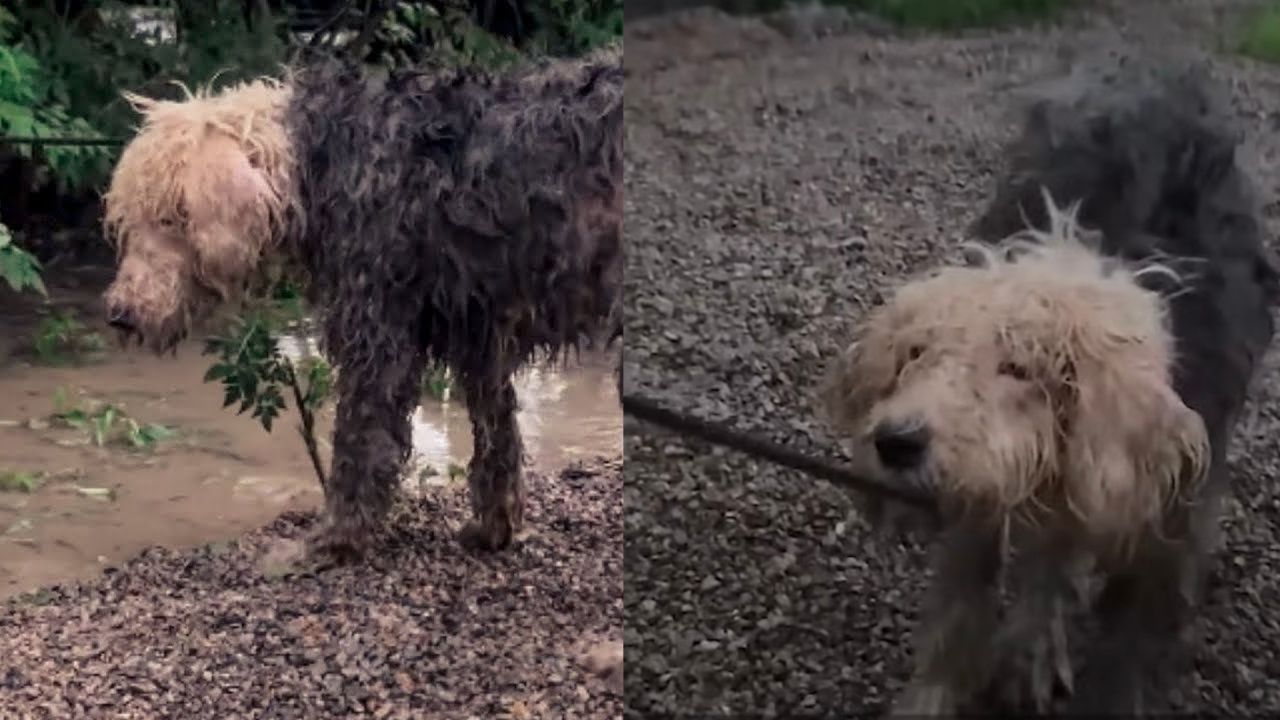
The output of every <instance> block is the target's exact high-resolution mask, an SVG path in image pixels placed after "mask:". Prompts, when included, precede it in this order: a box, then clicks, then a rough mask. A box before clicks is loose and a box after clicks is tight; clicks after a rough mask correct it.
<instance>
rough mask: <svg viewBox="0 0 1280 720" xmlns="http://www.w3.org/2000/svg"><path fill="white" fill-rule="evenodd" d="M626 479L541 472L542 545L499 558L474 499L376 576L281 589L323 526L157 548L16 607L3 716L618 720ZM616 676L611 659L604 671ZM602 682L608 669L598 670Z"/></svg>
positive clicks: (405, 545)
mask: <svg viewBox="0 0 1280 720" xmlns="http://www.w3.org/2000/svg"><path fill="white" fill-rule="evenodd" d="M620 465H621V461H620V459H614V460H599V461H594V462H591V463H586V464H580V465H577V466H574V467H570V468H568V469H566V470H565V471H563V472H560V473H557V474H555V475H548V474H543V473H538V472H531V473H529V474H528V485H529V511H528V518H529V521H530V523H531V528H532V530H533V533H532V534H531V536H530V537H529V538H528V539H527V540H525V541H524V543H523V544H521V545H520V546H518V547H517V548H515V549H513V550H511V551H509V552H506V553H502V554H497V555H471V554H467V553H464V552H463V551H462V550H461V549H460V548H459V547H458V545H457V543H456V542H454V540H453V538H452V536H451V532H452V528H456V527H457V526H458V525H460V524H461V522H462V521H463V519H464V517H466V515H467V501H466V497H465V494H464V492H463V489H462V488H461V487H450V488H432V489H430V490H428V491H426V492H425V493H424V494H423V495H422V496H421V497H420V498H417V499H414V500H412V501H405V502H403V503H401V505H400V506H399V507H398V509H397V510H396V513H395V516H394V517H393V519H392V522H391V527H392V530H391V537H390V540H389V543H388V545H387V547H386V548H384V549H383V550H382V552H381V553H380V554H379V555H378V556H377V557H375V558H373V559H372V560H371V561H369V562H368V563H366V564H362V565H357V566H354V567H347V568H341V569H335V570H329V571H326V572H324V573H321V574H319V575H315V576H302V577H300V576H284V577H276V576H275V575H274V570H275V569H274V567H273V565H272V563H271V561H270V558H271V556H272V554H273V553H276V552H278V551H279V550H280V549H281V548H282V547H283V546H287V545H288V544H290V543H292V542H296V541H297V540H298V539H299V538H300V537H302V536H303V535H304V534H305V532H306V531H307V529H308V528H309V527H311V526H312V524H313V523H314V522H315V520H316V518H315V515H314V514H312V513H297V512H294V513H287V514H285V515H284V516H282V517H280V518H279V519H278V520H276V521H275V522H273V523H271V524H270V525H268V526H266V527H265V528H262V529H260V530H258V531H255V532H252V533H249V534H247V535H245V536H243V537H241V538H238V539H236V540H234V541H232V542H230V543H222V544H217V545H213V546H204V547H201V548H198V549H195V550H191V551H186V552H176V551H171V550H163V549H158V548H157V549H149V550H147V551H145V552H144V553H142V554H141V555H139V556H137V557H135V558H133V559H131V560H130V561H128V562H126V563H124V564H122V565H120V566H119V567H114V568H111V569H109V570H108V571H107V572H106V574H105V576H104V577H103V578H102V579H101V580H99V581H96V582H92V583H68V584H63V585H59V586H54V587H50V588H45V589H43V590H41V591H39V592H38V593H36V594H33V595H28V596H24V597H21V598H17V599H12V600H10V601H8V602H7V604H4V605H0V708H3V709H4V710H3V715H4V716H5V717H42V718H76V719H77V720H78V719H80V718H85V719H89V718H108V717H110V718H124V717H133V718H157V717H172V718H180V717H181V718H186V717H190V718H197V717H200V718H204V717H208V718H214V717H227V718H230V717H235V718H313V717H376V718H421V717H440V718H512V719H513V720H514V719H525V718H609V717H620V716H621V714H622V697H621V688H620V683H619V678H618V677H616V676H615V677H610V676H606V675H603V674H597V673H595V672H593V666H592V665H591V663H590V662H589V661H584V660H583V659H582V655H583V654H584V653H586V652H589V651H591V650H592V649H593V648H594V649H595V650H596V651H597V654H598V651H599V649H600V647H599V645H600V643H601V642H605V641H609V640H613V641H617V640H620V639H621V627H622V610H623V608H622V518H621V515H622V477H621V468H620ZM597 661H598V658H597ZM594 667H595V668H597V669H598V668H599V666H598V665H596V666H594Z"/></svg>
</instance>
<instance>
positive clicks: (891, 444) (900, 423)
mask: <svg viewBox="0 0 1280 720" xmlns="http://www.w3.org/2000/svg"><path fill="white" fill-rule="evenodd" d="M930 438H931V433H930V432H929V428H928V426H927V425H925V423H924V421H922V420H918V419H914V418H913V419H909V420H884V421H881V422H880V423H879V424H878V425H876V427H875V430H874V431H873V432H872V440H873V441H874V443H875V447H876V455H877V456H879V458H880V462H881V463H883V464H884V466H885V467H887V468H889V469H891V470H915V469H916V468H919V467H920V466H921V465H923V464H924V461H925V457H926V456H927V455H928V454H929V440H930Z"/></svg>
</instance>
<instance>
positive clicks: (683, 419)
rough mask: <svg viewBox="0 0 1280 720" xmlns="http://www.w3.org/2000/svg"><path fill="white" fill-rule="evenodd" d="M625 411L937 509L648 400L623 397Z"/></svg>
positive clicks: (904, 491)
mask: <svg viewBox="0 0 1280 720" xmlns="http://www.w3.org/2000/svg"><path fill="white" fill-rule="evenodd" d="M622 411H623V412H625V413H626V414H628V415H631V416H633V417H636V418H639V419H640V420H644V421H645V422H650V423H653V424H654V425H659V426H662V427H665V428H667V429H668V430H675V431H677V432H683V433H688V434H689V435H692V436H694V437H696V438H699V439H701V440H704V441H706V442H709V443H713V444H716V445H722V446H725V447H728V448H732V449H734V450H737V451H739V452H743V453H746V454H748V455H756V456H758V457H762V458H764V459H766V460H768V461H770V462H773V463H776V464H778V465H782V466H783V467H788V468H791V469H793V470H799V471H800V472H803V473H808V474H809V475H812V476H814V477H818V478H822V479H823V480H827V481H829V482H832V483H835V484H836V485H840V486H843V487H846V488H849V489H851V490H857V491H858V492H867V493H875V494H877V495H885V496H887V497H891V498H893V499H895V500H898V501H900V502H904V503H907V504H908V505H914V506H916V507H920V508H925V509H932V508H935V507H936V506H937V502H936V500H935V499H934V498H933V497H931V496H929V495H927V494H925V493H923V492H920V491H918V490H916V489H914V488H904V487H896V486H893V485H888V484H885V483H882V482H879V481H876V480H872V479H871V478H867V477H863V476H861V475H858V474H856V473H854V472H853V471H852V470H850V469H848V468H846V467H841V466H840V465H836V464H834V463H830V462H827V461H825V460H820V459H818V458H814V457H810V456H808V455H804V454H802V453H799V452H797V451H795V450H792V449H791V448H788V447H786V446H783V445H779V444H777V443H774V442H770V441H768V440H764V439H761V438H754V437H749V436H746V435H744V434H742V433H740V432H738V431H736V430H733V429H731V428H728V427H725V426H723V425H718V424H714V423H710V422H707V421H706V420H699V419H697V418H693V417H689V416H686V415H682V414H680V413H676V412H673V411H671V410H667V409H666V408H663V407H661V406H659V405H658V404H657V403H656V402H654V401H653V400H650V399H648V398H644V397H639V396H636V395H623V396H622Z"/></svg>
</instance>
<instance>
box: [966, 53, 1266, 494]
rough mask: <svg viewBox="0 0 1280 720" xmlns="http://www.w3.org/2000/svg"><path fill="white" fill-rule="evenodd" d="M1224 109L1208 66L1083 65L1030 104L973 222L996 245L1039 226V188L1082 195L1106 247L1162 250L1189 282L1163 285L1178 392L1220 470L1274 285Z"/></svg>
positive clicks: (1071, 197) (1135, 254) (1087, 218)
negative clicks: (1172, 288) (992, 191)
mask: <svg viewBox="0 0 1280 720" xmlns="http://www.w3.org/2000/svg"><path fill="white" fill-rule="evenodd" d="M1225 108H1226V103H1225V101H1224V100H1223V98H1222V97H1221V96H1220V94H1219V88H1218V87H1216V86H1215V85H1214V84H1213V82H1212V81H1211V78H1210V76H1209V74H1208V72H1207V71H1205V70H1204V68H1203V67H1202V66H1197V65H1195V64H1193V63H1191V62H1188V61H1184V60H1178V61H1172V62H1167V63H1155V62H1149V61H1148V62H1143V61H1140V60H1137V59H1133V58H1128V59H1117V58H1114V57H1111V58H1108V59H1107V60H1105V61H1100V62H1098V61H1095V62H1094V63H1093V64H1091V65H1087V66H1078V67H1077V68H1075V70H1074V71H1073V72H1072V73H1071V74H1070V75H1069V76H1067V77H1065V78H1063V79H1061V80H1058V81H1056V82H1054V83H1052V84H1051V85H1049V86H1047V87H1046V89H1045V90H1044V91H1043V92H1041V93H1039V95H1038V97H1036V98H1035V99H1034V100H1033V102H1032V103H1031V105H1030V107H1029V108H1028V112H1027V117H1026V121H1025V124H1024V126H1023V130H1022V134H1021V136H1020V137H1019V138H1018V139H1017V140H1016V141H1015V142H1014V143H1013V145H1012V146H1011V148H1010V153H1009V155H1010V158H1009V160H1010V166H1009V167H1008V168H1007V169H1006V172H1005V174H1004V175H1003V177H1001V178H1000V180H999V182H998V186H997V190H996V196H995V198H994V200H993V201H992V203H991V205H990V206H989V207H988V208H987V210H986V212H985V213H984V214H983V215H982V216H981V217H980V218H979V219H978V220H977V222H976V223H975V224H974V226H973V228H972V229H973V231H974V234H976V235H977V236H978V237H980V238H981V239H983V240H986V241H996V240H999V239H1001V238H1004V237H1006V236H1008V235H1010V234H1012V233H1014V232H1016V231H1018V230H1020V229H1022V228H1024V227H1025V226H1026V225H1027V224H1028V223H1030V224H1031V225H1033V226H1035V227H1043V226H1044V224H1045V222H1046V218H1045V212H1044V203H1043V201H1042V195H1041V192H1042V188H1044V189H1047V190H1048V191H1049V192H1050V194H1051V195H1052V196H1053V197H1054V198H1055V199H1056V200H1057V201H1058V202H1059V203H1072V202H1079V203H1080V211H1079V218H1080V222H1081V224H1082V225H1084V226H1086V227H1091V228H1094V229H1097V230H1100V231H1101V233H1102V240H1101V242H1102V249H1103V251H1104V252H1105V253H1107V254H1110V255H1117V256H1121V257H1125V258H1130V259H1140V258H1145V257H1150V256H1151V255H1153V254H1159V255H1161V256H1166V257H1168V258H1169V261H1170V263H1171V264H1172V265H1174V266H1175V267H1177V268H1178V269H1179V270H1180V271H1181V272H1182V273H1183V274H1184V281H1185V284H1186V285H1188V286H1189V287H1183V288H1181V290H1180V291H1178V292H1170V293H1168V294H1169V295H1170V296H1171V300H1170V304H1169V307H1170V313H1171V316H1172V317H1171V320H1172V330H1173V333H1174V336H1175V337H1176V339H1177V342H1178V348H1177V354H1178V363H1177V367H1176V368H1174V374H1175V386H1176V389H1177V391H1178V393H1179V394H1180V395H1181V396H1182V397H1183V400H1184V402H1186V403H1187V405H1188V406H1189V407H1191V408H1192V409H1194V410H1196V411H1197V412H1199V413H1200V415H1201V416H1202V417H1203V418H1204V420H1205V424H1206V427H1207V428H1208V430H1209V434H1210V439H1211V442H1212V444H1213V456H1214V460H1215V462H1214V465H1215V466H1217V467H1215V472H1222V461H1223V460H1225V453H1226V442H1227V439H1228V437H1229V435H1230V429H1231V426H1232V425H1233V424H1234V421H1235V419H1236V417H1237V415H1238V413H1239V411H1240V408H1241V407H1242V405H1243V404H1244V400H1245V394H1246V392H1247V389H1248V384H1249V381H1250V379H1251V378H1252V376H1253V375H1254V373H1255V371H1256V369H1257V367H1258V364H1259V361H1260V359H1261V356H1262V353H1263V352H1264V351H1265V350H1266V348H1267V346H1268V345H1269V344H1270V342H1271V338H1272V335H1273V332H1274V328H1273V322H1272V317H1271V313H1270V306H1271V305H1272V304H1273V302H1274V299H1275V297H1276V295H1277V288H1278V285H1280V271H1278V269H1277V265H1276V263H1275V262H1274V261H1273V260H1272V256H1271V253H1270V251H1269V250H1268V249H1267V247H1266V245H1265V242H1264V227H1263V222H1262V217H1261V214H1260V212H1259V204H1258V201H1257V198H1256V194H1255V190H1254V187H1253V183H1252V182H1251V180H1250V179H1249V177H1248V176H1247V175H1246V174H1245V172H1244V171H1243V170H1242V169H1241V168H1240V166H1239V165H1238V164H1237V162H1236V148H1237V145H1238V140H1237V137H1236V135H1235V133H1234V131H1233V130H1232V126H1231V125H1232V124H1231V122H1230V121H1229V119H1228V115H1227V111H1226V109H1225ZM1151 281H1152V282H1159V278H1158V277H1153V279H1152V280H1151Z"/></svg>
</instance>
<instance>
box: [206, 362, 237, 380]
mask: <svg viewBox="0 0 1280 720" xmlns="http://www.w3.org/2000/svg"><path fill="white" fill-rule="evenodd" d="M233 372H235V368H233V367H231V366H230V365H227V364H226V363H218V364H216V365H213V366H212V367H210V368H209V371H208V372H206V373H205V374H204V381H205V382H213V381H214V380H223V379H226V378H228V377H230V376H231V374H232V373H233Z"/></svg>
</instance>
